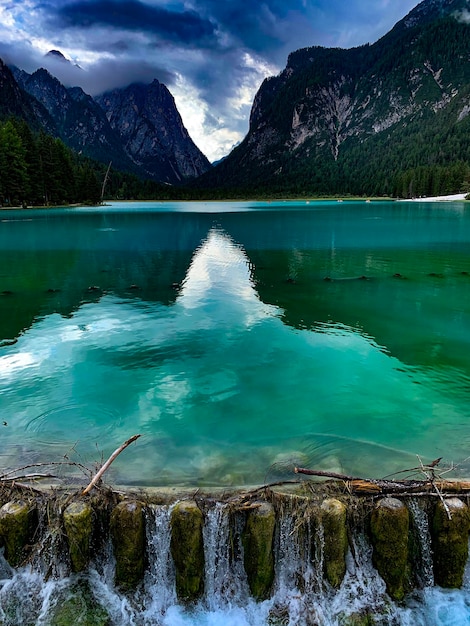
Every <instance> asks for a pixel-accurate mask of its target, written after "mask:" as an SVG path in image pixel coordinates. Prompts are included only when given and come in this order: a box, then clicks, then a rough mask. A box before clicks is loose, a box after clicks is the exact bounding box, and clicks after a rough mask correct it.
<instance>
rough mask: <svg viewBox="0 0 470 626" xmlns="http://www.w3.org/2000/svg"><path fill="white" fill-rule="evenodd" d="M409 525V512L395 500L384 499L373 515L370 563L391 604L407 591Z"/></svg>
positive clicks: (408, 586)
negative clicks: (381, 582)
mask: <svg viewBox="0 0 470 626" xmlns="http://www.w3.org/2000/svg"><path fill="white" fill-rule="evenodd" d="M409 525H410V515H409V511H408V509H407V508H406V506H405V505H404V504H403V503H402V502H400V500H397V499H396V498H384V499H383V500H381V501H380V502H379V503H378V504H377V506H376V507H375V509H374V510H373V512H372V516H371V532H372V544H373V547H374V552H373V558H372V561H373V564H374V567H376V568H377V571H378V572H379V574H380V575H381V577H382V578H383V580H384V581H385V584H386V587H387V593H388V594H389V595H390V597H391V598H393V599H394V600H402V599H403V597H404V596H405V593H406V592H407V591H408V590H409V588H410V565H409V559H408V544H409V536H408V533H409Z"/></svg>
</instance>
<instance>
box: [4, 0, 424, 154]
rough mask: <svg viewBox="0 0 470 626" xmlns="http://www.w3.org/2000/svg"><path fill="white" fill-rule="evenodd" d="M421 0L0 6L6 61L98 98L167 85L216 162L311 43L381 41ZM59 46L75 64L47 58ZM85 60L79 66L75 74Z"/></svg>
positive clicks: (38, 0) (58, 1) (98, 0)
mask: <svg viewBox="0 0 470 626" xmlns="http://www.w3.org/2000/svg"><path fill="white" fill-rule="evenodd" d="M417 4H419V1H418V0H261V1H258V0H0V57H1V58H3V59H4V60H5V61H6V62H7V63H9V64H15V65H17V66H19V67H21V68H22V69H24V70H26V71H28V72H32V71H34V70H35V69H37V68H38V67H47V69H49V71H50V72H51V73H52V74H54V75H55V76H57V77H58V78H59V80H61V81H62V82H63V83H64V84H66V85H67V86H69V85H80V86H81V87H83V89H84V90H85V91H86V92H87V93H90V94H92V95H95V94H98V93H101V92H103V91H105V90H107V89H111V88H113V87H120V86H125V85H128V84H129V83H131V82H135V81H140V82H146V83H150V82H151V81H152V80H153V79H154V78H157V79H158V80H159V81H161V82H163V83H165V85H166V86H167V87H168V88H169V90H170V91H171V93H172V94H173V96H174V97H175V100H176V104H177V107H178V110H179V111H180V113H181V115H182V117H183V121H184V124H185V126H186V128H187V129H188V131H189V133H190V135H191V137H192V138H193V140H194V141H195V142H196V144H197V145H198V146H199V148H200V149H201V150H202V151H203V152H204V153H205V154H206V155H207V156H208V158H209V159H210V160H215V159H217V158H220V157H221V156H223V155H224V154H227V153H228V152H229V151H230V149H231V147H232V146H233V145H234V144H236V143H237V142H239V141H240V140H241V139H243V137H244V136H245V134H246V132H247V130H248V119H249V113H250V108H251V104H252V101H253V97H254V95H255V93H256V91H257V89H258V87H259V85H260V84H261V82H262V80H263V79H264V78H265V77H266V76H271V75H275V74H278V73H279V72H280V71H281V70H282V69H283V68H284V66H285V64H286V59H287V55H288V54H289V52H292V51H293V50H296V49H298V48H302V47H305V46H313V45H322V46H340V47H344V48H348V47H351V46H356V45H360V44H363V43H367V42H370V43H372V42H374V41H376V40H377V39H378V38H379V37H381V36H382V35H384V34H385V33H386V32H387V31H388V30H390V28H391V27H392V26H393V25H394V24H395V23H396V22H397V21H398V20H399V19H401V18H402V17H404V16H405V15H406V14H407V13H408V12H409V11H410V10H411V9H412V8H413V7H415V6H416V5H417ZM51 49H56V50H60V51H61V52H62V53H63V54H64V56H65V57H66V58H67V59H69V60H70V61H71V62H72V63H71V64H66V63H63V62H60V61H54V60H53V59H50V58H48V59H45V58H44V54H45V53H47V52H48V51H49V50H51ZM75 64H78V65H79V66H80V68H77V67H76V66H75Z"/></svg>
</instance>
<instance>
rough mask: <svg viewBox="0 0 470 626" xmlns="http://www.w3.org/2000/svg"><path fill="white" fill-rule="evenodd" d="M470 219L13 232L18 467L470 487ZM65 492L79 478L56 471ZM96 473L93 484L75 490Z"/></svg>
mask: <svg viewBox="0 0 470 626" xmlns="http://www.w3.org/2000/svg"><path fill="white" fill-rule="evenodd" d="M469 401H470V208H468V207H467V205H466V204H465V203H411V202H410V203H407V202H386V203H374V202H370V203H366V202H343V203H338V202H319V203H314V202H311V203H306V202H297V203H296V202H279V203H274V202H273V203H255V202H243V203H235V202H226V203H144V204H139V203H113V204H111V205H108V206H105V207H100V208H74V209H56V210H47V211H46V210H42V211H39V210H38V211H36V210H28V211H3V212H1V213H0V420H1V421H0V436H1V439H0V441H1V447H0V467H1V468H14V467H19V466H21V465H27V464H30V463H39V462H42V463H44V462H59V461H62V460H65V461H67V460H69V461H72V462H76V463H81V464H83V465H86V466H87V467H93V465H94V464H95V463H99V462H101V461H102V460H103V459H105V458H107V457H108V456H109V455H110V454H111V452H113V450H114V449H115V448H117V447H118V446H119V445H120V444H121V443H122V442H123V441H125V440H126V439H128V438H129V437H130V436H132V435H134V434H136V433H139V434H141V435H142V437H141V438H140V439H139V440H138V441H137V442H136V443H135V444H133V445H132V447H130V448H129V449H128V450H126V451H125V452H124V453H123V454H121V455H120V457H119V458H118V459H117V460H116V461H115V463H114V464H113V466H112V467H111V469H110V470H109V472H108V473H107V480H108V481H109V482H112V483H117V484H140V485H162V484H165V485H168V484H169V485H175V484H185V485H195V486H196V485H197V486H199V485H207V486H210V485H243V484H244V485H247V484H256V483H261V482H264V481H273V480H278V479H281V478H287V479H289V478H295V475H294V474H293V473H292V469H293V467H294V466H295V465H303V466H309V467H312V468H315V469H321V470H325V471H328V470H329V471H336V472H342V473H347V474H353V475H359V476H363V477H381V476H385V475H388V474H391V473H392V472H396V471H399V470H402V469H406V468H411V467H415V466H416V465H417V455H419V456H420V457H421V458H422V459H423V461H428V462H429V461H430V460H432V459H434V458H436V457H440V456H442V457H444V459H443V461H442V464H443V465H445V466H447V465H449V464H451V463H455V464H458V465H459V467H458V469H457V470H456V472H455V473H454V474H453V475H454V476H456V475H460V476H470V462H469V461H468V457H469V456H470V428H469V422H470V402H469ZM54 471H55V473H56V474H59V475H63V474H66V473H68V472H72V473H73V474H74V475H78V476H80V471H78V470H77V468H76V467H74V466H70V467H67V466H57V468H56V469H55V470H54ZM77 472H78V473H77Z"/></svg>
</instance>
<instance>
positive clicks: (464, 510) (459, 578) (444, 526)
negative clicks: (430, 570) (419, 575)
mask: <svg viewBox="0 0 470 626" xmlns="http://www.w3.org/2000/svg"><path fill="white" fill-rule="evenodd" d="M446 507H447V509H448V511H449V512H450V516H451V519H449V516H448V514H447V511H446V509H445V507H444V505H443V503H442V502H439V503H438V504H437V505H436V508H435V512H434V518H433V524H432V547H433V560H434V580H435V582H436V584H438V585H440V586H441V587H448V588H459V587H461V586H462V583H463V576H464V570H465V564H466V563H467V558H468V533H469V529H470V516H469V510H468V507H467V506H466V505H465V504H464V503H463V502H462V500H459V499H458V498H449V499H448V500H446Z"/></svg>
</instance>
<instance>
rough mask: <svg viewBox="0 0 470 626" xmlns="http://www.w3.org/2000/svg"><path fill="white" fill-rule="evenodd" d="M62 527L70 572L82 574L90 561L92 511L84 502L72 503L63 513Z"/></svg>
mask: <svg viewBox="0 0 470 626" xmlns="http://www.w3.org/2000/svg"><path fill="white" fill-rule="evenodd" d="M64 526H65V533H66V535H67V540H68V544H69V554H70V561H71V564H72V571H73V572H75V573H77V572H82V571H83V570H85V569H86V567H87V566H88V563H89V561H90V547H91V541H92V537H93V509H92V508H91V506H90V505H89V504H88V503H86V502H72V504H69V506H68V507H67V508H66V509H65V511H64Z"/></svg>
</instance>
